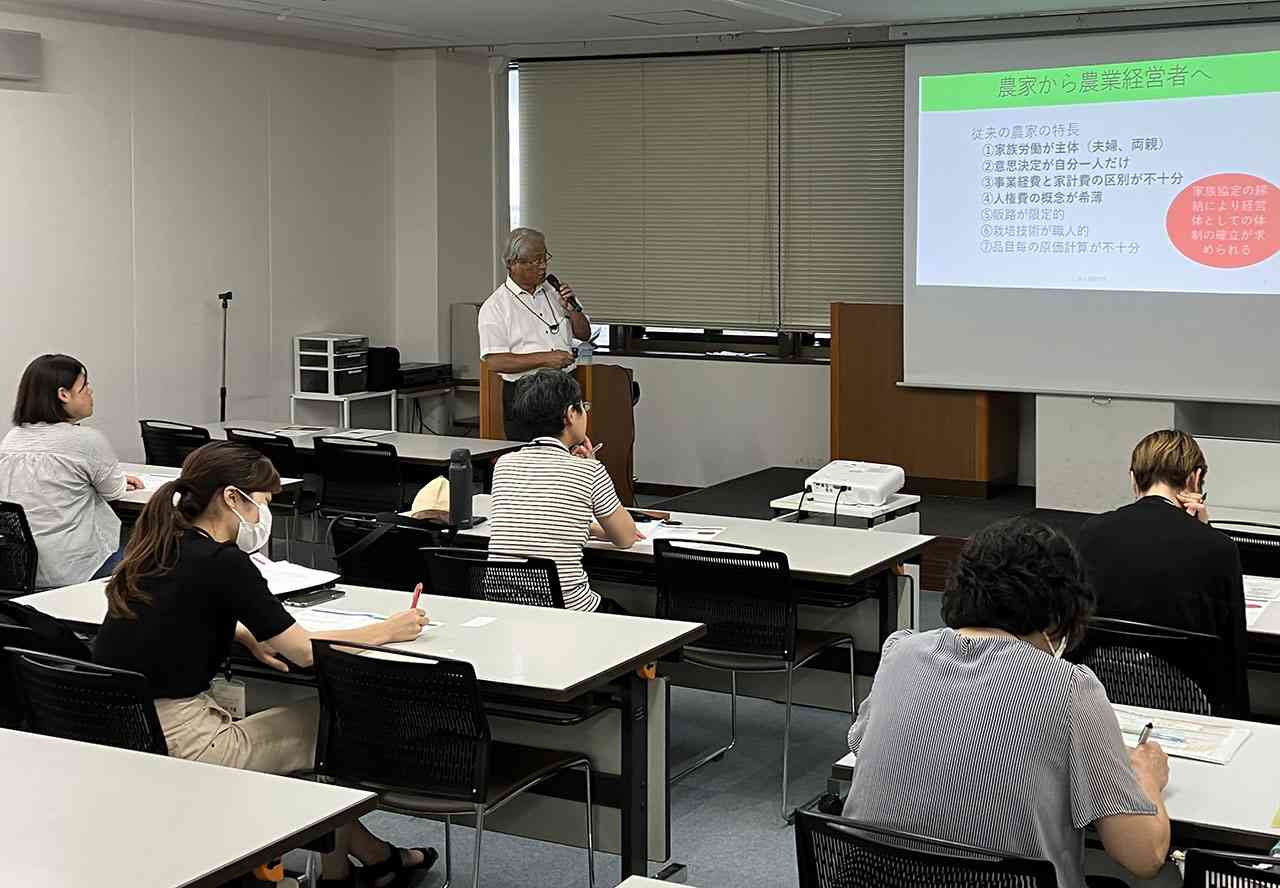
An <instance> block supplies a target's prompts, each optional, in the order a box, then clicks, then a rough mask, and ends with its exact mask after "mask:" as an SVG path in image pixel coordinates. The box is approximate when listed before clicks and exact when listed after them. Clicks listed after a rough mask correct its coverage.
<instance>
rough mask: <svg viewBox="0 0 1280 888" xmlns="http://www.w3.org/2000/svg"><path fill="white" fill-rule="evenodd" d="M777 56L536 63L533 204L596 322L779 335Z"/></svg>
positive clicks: (527, 143)
mask: <svg viewBox="0 0 1280 888" xmlns="http://www.w3.org/2000/svg"><path fill="white" fill-rule="evenodd" d="M770 74H771V72H770V61H769V59H768V57H767V56H765V55H763V54H752V55H734V56H703V57H688V58H674V59H672V58H665V59H642V60H593V61H579V62H545V63H528V62H526V63H522V64H521V66H520V148H521V157H520V192H521V195H520V198H521V207H522V208H521V214H522V221H523V222H524V224H527V225H530V226H532V227H534V228H540V229H542V230H543V231H545V232H546V234H547V240H548V244H549V246H550V250H551V252H552V253H553V254H554V257H555V258H554V260H553V266H554V269H555V271H556V273H557V274H558V275H560V276H562V277H563V278H564V279H565V280H567V281H571V282H572V283H573V285H574V288H575V289H577V290H578V291H579V292H580V293H582V295H583V299H584V301H586V302H587V305H588V309H589V311H590V312H591V315H592V320H594V321H596V322H601V323H603V322H608V323H618V324H648V325H659V324H660V325H666V326H688V327H731V328H735V329H761V330H775V329H777V328H778V324H779V320H780V318H779V308H778V297H777V261H778V260H777V240H778V238H777V217H778V213H777V185H776V176H775V173H774V172H773V171H774V170H776V167H777V138H776V132H777V127H776V124H775V123H774V117H773V114H772V111H771V109H772V108H773V107H774V106H776V99H775V98H774V93H773V89H774V86H773V85H772V84H773V83H776V74H774V76H773V79H772V81H771V78H770Z"/></svg>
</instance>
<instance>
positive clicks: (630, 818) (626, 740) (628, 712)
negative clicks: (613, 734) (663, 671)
mask: <svg viewBox="0 0 1280 888" xmlns="http://www.w3.org/2000/svg"><path fill="white" fill-rule="evenodd" d="M621 682H622V878H623V879H624V880H625V879H626V878H627V877H628V876H644V875H647V874H648V872H649V860H648V858H649V780H648V774H649V709H648V702H647V699H646V698H647V694H646V687H645V681H644V679H642V678H641V677H640V676H639V675H636V674H635V673H634V672H631V673H629V674H628V675H627V676H626V677H625V678H623V679H622V680H621Z"/></svg>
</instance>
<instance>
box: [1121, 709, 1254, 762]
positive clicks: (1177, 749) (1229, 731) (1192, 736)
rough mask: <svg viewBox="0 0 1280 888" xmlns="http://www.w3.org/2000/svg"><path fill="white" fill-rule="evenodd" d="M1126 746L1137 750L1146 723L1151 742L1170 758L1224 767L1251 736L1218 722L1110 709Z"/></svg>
mask: <svg viewBox="0 0 1280 888" xmlns="http://www.w3.org/2000/svg"><path fill="white" fill-rule="evenodd" d="M1112 708H1113V709H1115V711H1116V720H1117V721H1119V722H1120V733H1121V734H1122V735H1123V736H1124V742H1125V745H1126V746H1137V745H1138V737H1139V735H1140V734H1141V733H1142V729H1143V728H1145V727H1146V726H1147V723H1148V722H1150V723H1151V724H1152V725H1153V727H1152V729H1151V739H1152V740H1154V741H1155V742H1157V743H1159V744H1160V746H1161V747H1163V748H1164V751H1165V752H1166V753H1168V754H1169V755H1172V756H1177V757H1178V758H1186V759H1196V760H1197V761H1202V762H1213V763H1214V764H1218V765H1225V764H1227V763H1228V762H1230V761H1231V759H1233V758H1235V754H1236V752H1237V751H1238V750H1239V749H1240V747H1241V745H1243V744H1244V741H1245V740H1247V739H1248V738H1249V734H1250V733H1252V732H1251V731H1250V730H1249V729H1248V728H1241V727H1237V726H1236V725H1233V724H1231V723H1229V722H1226V721H1222V720H1221V719H1215V718H1209V717H1208V716H1197V715H1178V714H1176V713H1172V712H1164V711H1162V710H1159V709H1143V708H1141V707H1138V706H1112Z"/></svg>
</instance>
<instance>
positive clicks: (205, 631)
mask: <svg viewBox="0 0 1280 888" xmlns="http://www.w3.org/2000/svg"><path fill="white" fill-rule="evenodd" d="M279 490H280V477H279V475H277V474H276V470H275V468H274V467H273V466H272V465H271V461H270V460H268V459H267V458H266V457H264V456H262V455H261V454H259V453H258V452H257V451H255V450H252V449H250V448H248V447H245V446H243V445H241V444H234V443H230V442H226V441H219V442H216V443H212V444H206V445H205V446H204V447H201V448H200V449H199V450H197V451H195V452H194V453H192V454H191V455H190V456H188V457H187V459H186V462H185V463H184V464H183V466H182V475H181V477H179V478H178V479H177V480H175V481H170V482H169V483H167V484H165V485H164V486H162V487H160V488H159V489H158V490H157V491H156V492H155V494H154V495H153V496H152V498H151V500H150V501H149V502H148V503H147V506H146V508H145V509H143V512H142V515H141V517H140V518H139V520H138V523H137V526H136V527H135V528H134V532H133V535H132V536H131V537H130V539H129V544H128V546H127V548H126V549H125V554H124V560H123V561H122V562H121V564H120V566H119V567H118V568H117V569H116V572H115V574H114V575H113V576H112V578H111V581H110V583H109V584H108V586H107V600H108V614H107V619H106V621H105V622H104V623H103V625H102V631H101V633H100V634H99V635H98V640H97V643H96V645H95V648H94V659H95V660H96V661H97V662H99V663H101V664H103V665H105V666H114V667H117V668H121V669H131V670H133V671H135V672H140V673H142V674H143V675H145V676H146V677H147V681H148V683H149V685H150V690H151V693H152V695H153V696H154V698H155V705H156V712H157V714H158V715H159V717H160V725H161V727H162V728H163V729H164V735H165V740H166V742H167V743H168V745H169V754H170V755H172V756H175V757H178V758H185V759H194V760H196V761H201V762H210V763H213V764H218V765H226V766H229V767H233V768H246V769H248V770H253V771H266V772H269V773H273V774H289V773H292V772H295V771H301V770H304V769H307V768H311V767H313V765H314V760H315V746H316V731H317V724H318V719H319V706H318V704H317V702H316V700H315V699H314V698H312V699H309V700H304V701H301V702H298V703H293V704H290V705H288V706H278V707H275V708H272V709H267V710H265V711H263V712H258V713H254V714H253V715H250V716H249V717H247V718H242V719H238V720H236V719H233V718H232V716H231V713H229V712H228V711H227V710H226V709H225V708H223V707H222V706H221V705H219V704H218V703H217V701H215V700H214V698H213V697H212V696H211V695H210V693H209V688H210V684H211V682H212V680H213V678H214V677H215V675H216V674H217V672H218V670H219V669H220V668H221V667H222V665H223V664H224V663H226V662H227V658H228V657H229V656H230V654H231V643H232V641H233V640H235V641H239V642H240V643H241V644H243V645H244V646H245V647H246V648H248V649H249V651H251V652H252V653H253V655H254V656H255V657H256V658H257V659H258V660H260V661H261V662H263V663H265V664H267V665H268V666H271V667H272V668H274V669H279V670H281V671H287V670H288V664H287V663H286V662H285V661H284V660H282V659H281V656H283V657H284V658H286V659H287V660H288V661H289V662H292V663H295V664H297V665H298V666H310V665H311V662H312V658H311V639H312V638H313V637H317V638H331V639H338V640H342V641H357V642H364V643H367V644H389V643H392V642H398V641H411V640H412V639H414V638H416V637H417V636H418V634H419V632H420V631H421V630H422V626H423V625H425V623H426V615H425V614H424V613H423V612H422V611H420V610H417V609H411V610H406V611H402V612H400V613H398V614H395V615H394V616H391V617H388V618H387V619H385V620H382V621H381V622H378V623H374V624H373V625H370V626H365V627H362V628H359V629H344V630H340V631H333V632H323V633H316V634H315V635H314V636H313V635H312V633H310V632H308V631H307V630H306V629H304V628H302V627H301V626H299V625H298V624H297V623H295V622H294V620H293V617H291V616H290V615H289V613H288V611H287V610H285V608H284V607H283V605H281V604H280V602H279V601H277V600H276V599H275V598H274V597H273V596H272V595H271V592H270V590H269V589H268V588H267V583H266V581H265V580H264V579H263V578H262V575H261V574H260V573H259V572H258V570H257V568H255V567H254V566H253V564H252V563H251V562H250V560H249V554H248V553H251V552H256V551H258V550H259V549H261V548H262V547H263V546H265V545H266V543H267V541H268V540H269V539H270V537H271V510H270V509H269V504H270V502H271V496H272V494H274V493H278V492H279ZM277 655H280V656H277ZM348 855H351V856H354V857H355V858H356V859H357V860H359V861H360V862H361V863H362V864H363V865H362V866H361V867H360V871H361V873H362V875H363V876H364V877H365V878H366V880H367V883H368V884H373V885H375V886H378V888H386V886H390V885H397V886H398V885H403V884H405V883H407V881H408V878H409V872H408V871H409V870H423V869H427V868H428V867H430V866H431V864H432V863H434V862H435V859H436V852H435V850H434V849H430V848H413V849H399V848H395V847H393V846H391V845H389V844H388V843H386V842H383V841H382V840H380V839H378V838H375V837H374V836H373V835H372V834H371V833H370V832H369V831H368V830H367V829H365V827H364V826H362V825H361V824H360V823H359V822H356V823H353V824H351V825H350V826H347V827H343V828H341V829H340V830H338V832H337V834H336V848H335V850H334V851H333V852H332V853H330V854H326V855H325V857H324V863H323V868H324V878H323V879H321V880H320V884H321V885H325V886H350V885H354V884H355V874H354V868H353V867H352V865H351V862H350V860H349V858H348Z"/></svg>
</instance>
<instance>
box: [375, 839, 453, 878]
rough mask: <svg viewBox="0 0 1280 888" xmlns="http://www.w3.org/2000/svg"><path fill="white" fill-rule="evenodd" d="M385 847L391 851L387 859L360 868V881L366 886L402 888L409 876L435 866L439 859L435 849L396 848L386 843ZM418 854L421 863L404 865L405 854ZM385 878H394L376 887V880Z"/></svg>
mask: <svg viewBox="0 0 1280 888" xmlns="http://www.w3.org/2000/svg"><path fill="white" fill-rule="evenodd" d="M387 847H388V848H389V849H391V853H390V854H389V855H387V859H386V860H384V861H382V862H381V863H367V864H365V865H364V866H362V867H360V879H361V881H362V882H364V883H365V884H366V885H374V886H377V888H404V886H406V885H408V884H409V879H410V877H411V874H412V873H414V872H415V871H418V870H422V871H424V872H425V871H426V870H429V869H431V867H432V866H434V865H435V862H436V861H437V860H438V859H439V858H440V855H439V854H437V853H436V849H435V848H397V847H396V846H395V845H393V844H391V843H390V842H387ZM414 851H417V852H419V853H420V854H421V855H422V862H421V863H405V862H404V855H405V854H406V853H412V852H414ZM386 876H394V877H395V878H393V879H392V880H391V881H390V882H386V883H385V884H382V885H378V880H379V879H381V878H384V877H386Z"/></svg>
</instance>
